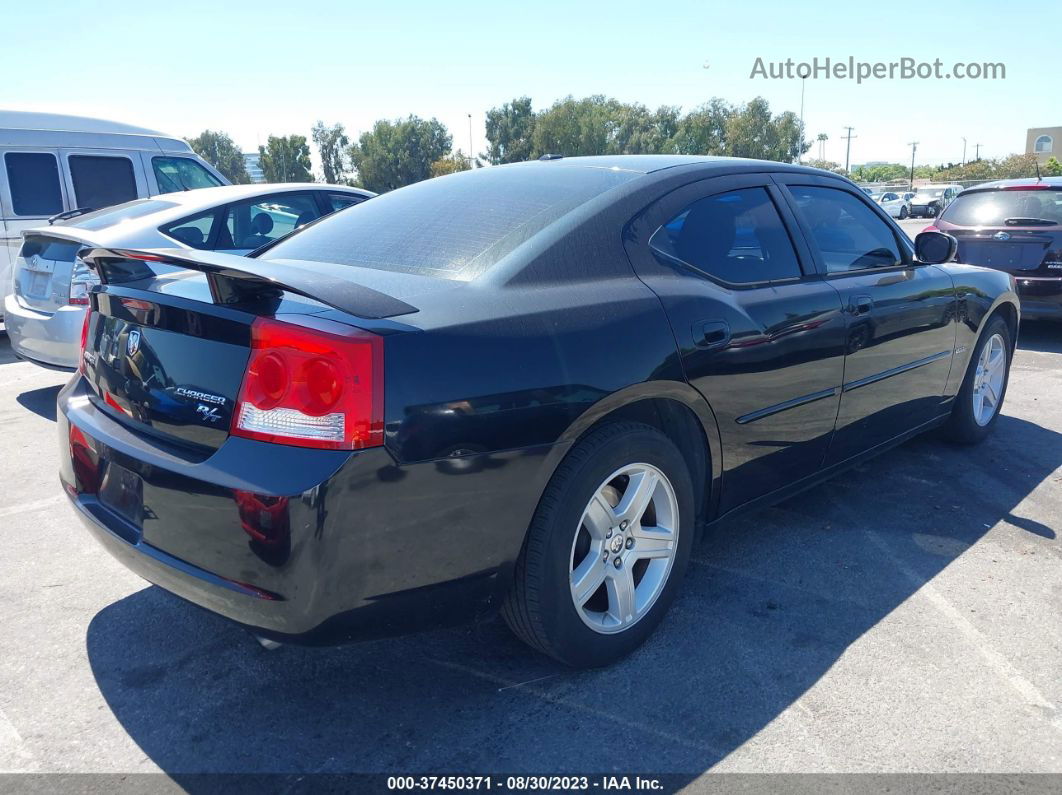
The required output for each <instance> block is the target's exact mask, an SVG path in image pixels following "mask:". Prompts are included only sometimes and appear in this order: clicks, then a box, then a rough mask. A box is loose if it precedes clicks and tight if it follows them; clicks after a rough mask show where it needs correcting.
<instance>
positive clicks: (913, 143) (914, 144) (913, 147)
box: [907, 141, 918, 193]
mask: <svg viewBox="0 0 1062 795" xmlns="http://www.w3.org/2000/svg"><path fill="white" fill-rule="evenodd" d="M907 145H908V146H909V147H911V184H910V185H909V186H908V188H907V189H908V190H909V191H911V192H912V193H914V157H915V152H916V151H917V150H918V141H911V143H909V144H907Z"/></svg>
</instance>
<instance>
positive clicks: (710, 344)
mask: <svg viewBox="0 0 1062 795" xmlns="http://www.w3.org/2000/svg"><path fill="white" fill-rule="evenodd" d="M729 343H730V324H729V323H727V322H726V321H725V320H702V321H699V322H697V323H694V324H693V344H694V345H696V346H697V347H698V348H722V347H724V346H726V345H728V344H729Z"/></svg>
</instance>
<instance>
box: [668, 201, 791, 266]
mask: <svg viewBox="0 0 1062 795" xmlns="http://www.w3.org/2000/svg"><path fill="white" fill-rule="evenodd" d="M649 246H650V248H652V249H653V251H654V252H655V253H656V254H658V255H663V256H664V257H665V258H666V259H671V260H679V261H681V262H683V263H685V264H687V265H690V266H692V267H693V268H696V269H697V270H699V271H701V272H703V273H706V274H708V275H709V276H713V277H715V278H716V279H720V280H721V281H724V282H728V283H730V284H754V283H757V282H770V281H778V280H782V279H794V278H798V277H799V276H800V265H799V263H798V262H797V257H796V252H795V251H794V250H793V244H792V242H791V241H790V240H789V235H788V233H787V232H786V230H785V227H784V226H783V225H782V219H781V218H780V217H779V215H778V210H777V209H775V206H774V203H773V202H772V201H771V197H770V195H769V194H768V193H767V191H766V190H765V189H764V188H746V189H743V190H735V191H730V192H728V193H722V194H719V195H717V196H709V197H708V198H705V199H700V200H699V201H696V202H694V203H693V204H691V205H690V206H689V207H687V208H686V209H685V210H683V211H682V212H681V213H679V214H678V215H677V216H675V217H674V218H672V219H671V220H670V221H668V222H667V223H666V224H664V225H663V226H662V227H660V228H659V229H658V230H656V232H654V233H653V236H652V237H651V238H650V239H649Z"/></svg>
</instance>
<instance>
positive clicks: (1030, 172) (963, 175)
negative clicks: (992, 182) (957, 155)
mask: <svg viewBox="0 0 1062 795" xmlns="http://www.w3.org/2000/svg"><path fill="white" fill-rule="evenodd" d="M1040 173H1041V174H1047V171H1046V164H1045V165H1044V166H1041V167H1040ZM931 176H932V178H933V179H935V180H938V181H941V182H956V181H960V180H977V179H1016V178H1018V177H1035V176H1036V155H1031V154H1028V155H1009V156H1008V157H1004V158H1002V159H998V160H989V159H987V158H985V159H981V160H973V161H971V162H969V163H967V164H966V165H958V166H956V165H954V164H949V165H947V166H944V167H942V168H941V169H939V170H938V171H937V172H936V173H933V174H932V175H931Z"/></svg>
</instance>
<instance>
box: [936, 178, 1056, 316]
mask: <svg viewBox="0 0 1062 795" xmlns="http://www.w3.org/2000/svg"><path fill="white" fill-rule="evenodd" d="M929 228H930V229H939V230H940V231H941V232H947V233H948V234H949V235H952V236H954V237H955V238H956V239H957V240H958V241H959V253H958V261H959V262H964V263H968V264H970V265H983V266H985V267H989V268H996V269H997V270H1001V271H1006V272H1008V273H1011V274H1013V276H1014V279H1015V281H1016V283H1017V293H1018V295H1019V296H1020V298H1021V311H1022V317H1023V318H1033V319H1036V318H1043V319H1054V320H1062V177H1047V178H1044V179H1008V180H1001V181H999V182H989V183H987V184H984V185H978V186H977V187H976V188H970V189H968V190H965V191H963V192H962V194H961V195H959V196H958V197H957V198H956V199H955V201H954V202H953V203H952V204H951V205H950V206H949V207H948V208H947V209H946V210H945V211H944V214H943V215H942V216H941V217H940V218H939V219H938V220H937V221H936V223H935V224H934V225H933V226H931V227H929Z"/></svg>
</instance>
